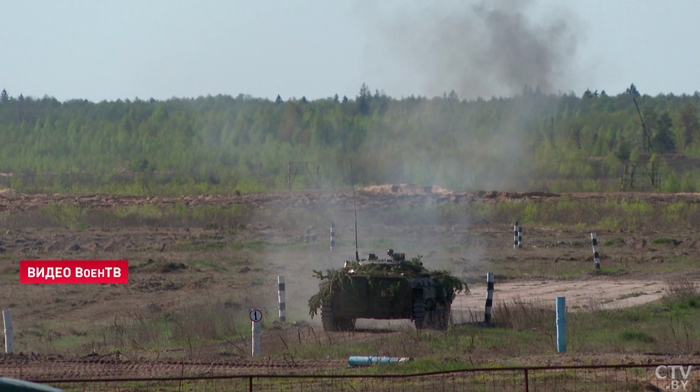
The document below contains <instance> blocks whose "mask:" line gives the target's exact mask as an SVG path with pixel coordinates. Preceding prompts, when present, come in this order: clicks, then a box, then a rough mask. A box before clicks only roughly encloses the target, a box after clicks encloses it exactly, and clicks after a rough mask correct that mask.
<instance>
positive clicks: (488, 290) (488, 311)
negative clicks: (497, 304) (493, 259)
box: [484, 272, 493, 324]
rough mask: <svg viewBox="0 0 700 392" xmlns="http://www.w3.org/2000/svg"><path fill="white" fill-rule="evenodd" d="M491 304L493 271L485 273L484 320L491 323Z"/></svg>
mask: <svg viewBox="0 0 700 392" xmlns="http://www.w3.org/2000/svg"><path fill="white" fill-rule="evenodd" d="M492 305H493V272H487V273H486V312H485V313H484V322H485V323H486V324H490V323H491V307H492Z"/></svg>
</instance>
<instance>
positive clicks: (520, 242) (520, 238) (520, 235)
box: [518, 226, 523, 249]
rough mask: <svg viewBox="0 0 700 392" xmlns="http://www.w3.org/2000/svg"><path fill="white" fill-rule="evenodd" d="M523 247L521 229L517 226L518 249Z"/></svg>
mask: <svg viewBox="0 0 700 392" xmlns="http://www.w3.org/2000/svg"><path fill="white" fill-rule="evenodd" d="M522 247H523V228H522V226H518V249H520V248H522Z"/></svg>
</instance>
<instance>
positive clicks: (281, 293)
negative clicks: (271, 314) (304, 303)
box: [277, 275, 287, 322]
mask: <svg viewBox="0 0 700 392" xmlns="http://www.w3.org/2000/svg"><path fill="white" fill-rule="evenodd" d="M277 298H278V299H279V303H280V321H281V322H285V321H287V315H286V310H287V305H286V300H285V295H284V276H281V275H280V276H278V277H277Z"/></svg>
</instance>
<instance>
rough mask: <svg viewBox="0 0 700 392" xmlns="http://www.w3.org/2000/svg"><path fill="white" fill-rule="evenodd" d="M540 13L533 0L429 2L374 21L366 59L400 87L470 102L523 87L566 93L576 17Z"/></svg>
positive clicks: (578, 36) (576, 32) (576, 31)
mask: <svg viewBox="0 0 700 392" xmlns="http://www.w3.org/2000/svg"><path fill="white" fill-rule="evenodd" d="M531 11H532V12H531ZM534 11H536V10H535V7H534V4H533V2H532V1H528V0H526V1H518V0H497V1H488V2H486V1H479V2H476V1H453V2H431V3H430V4H429V5H427V6H425V7H424V8H423V9H420V10H415V12H410V11H408V12H405V13H403V14H400V15H392V16H386V17H380V18H378V19H374V20H373V22H371V23H372V26H371V27H372V30H373V32H374V33H375V35H374V36H373V41H372V43H371V44H370V45H369V47H368V54H369V56H370V57H371V61H372V63H373V64H377V65H376V66H377V67H378V68H380V69H381V70H383V71H385V72H386V73H387V75H393V76H394V77H396V82H397V83H396V85H397V86H402V85H406V81H411V80H413V82H414V83H418V84H419V85H421V89H422V91H421V93H422V94H424V95H428V96H434V95H442V94H443V92H449V91H451V90H453V89H454V90H455V91H456V92H457V93H458V94H459V96H460V97H462V98H467V99H476V98H477V97H484V98H490V97H491V96H510V95H513V94H515V93H518V92H520V91H522V89H523V87H524V86H525V85H529V86H532V88H533V89H534V88H537V87H539V88H540V89H541V90H542V91H544V92H556V91H557V90H559V89H560V90H562V91H566V90H567V89H568V88H570V87H571V84H570V82H571V79H572V77H573V75H574V74H575V72H574V60H575V55H576V50H577V46H578V44H579V41H580V39H581V32H580V30H579V28H578V22H577V19H576V18H575V16H573V15H571V14H569V13H567V12H566V11H563V10H558V11H556V12H552V11H550V10H548V12H547V13H546V14H543V15H542V16H541V17H533V16H532V13H533V12H534ZM377 59H379V61H377ZM401 83H403V84H401ZM391 87H394V86H391ZM409 94H410V93H409Z"/></svg>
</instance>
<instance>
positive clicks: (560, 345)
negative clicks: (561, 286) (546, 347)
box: [556, 297, 566, 353]
mask: <svg viewBox="0 0 700 392" xmlns="http://www.w3.org/2000/svg"><path fill="white" fill-rule="evenodd" d="M556 317H557V352H560V353H565V352H566V297H557V316H556Z"/></svg>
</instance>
